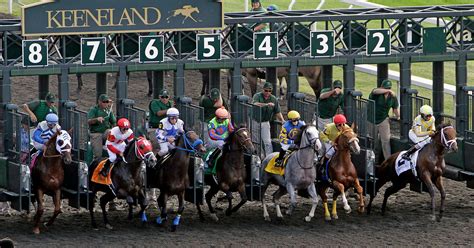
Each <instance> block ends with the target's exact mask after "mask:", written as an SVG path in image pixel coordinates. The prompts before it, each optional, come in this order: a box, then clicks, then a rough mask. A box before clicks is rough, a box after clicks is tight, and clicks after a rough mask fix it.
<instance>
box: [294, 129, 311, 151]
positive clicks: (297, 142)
mask: <svg viewBox="0 0 474 248" xmlns="http://www.w3.org/2000/svg"><path fill="white" fill-rule="evenodd" d="M308 127H309V126H308V125H304V126H302V127H301V129H300V130H299V132H298V133H297V134H296V137H295V145H297V146H299V145H300V144H301V138H302V137H303V132H304V131H305V130H306V129H307V128H308Z"/></svg>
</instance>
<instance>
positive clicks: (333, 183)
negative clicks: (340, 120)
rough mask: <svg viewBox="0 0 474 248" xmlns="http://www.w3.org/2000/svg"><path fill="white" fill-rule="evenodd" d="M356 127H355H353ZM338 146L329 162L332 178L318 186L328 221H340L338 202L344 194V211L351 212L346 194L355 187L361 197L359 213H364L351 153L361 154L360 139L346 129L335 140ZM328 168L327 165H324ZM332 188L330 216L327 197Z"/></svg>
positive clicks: (362, 199)
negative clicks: (329, 189)
mask: <svg viewBox="0 0 474 248" xmlns="http://www.w3.org/2000/svg"><path fill="white" fill-rule="evenodd" d="M352 127H353V128H354V127H355V126H354V125H353V126H352ZM335 144H336V153H335V154H334V156H333V157H332V159H331V161H330V162H329V168H328V174H329V178H330V182H329V181H324V180H320V181H319V182H318V183H317V184H316V188H317V190H318V194H319V195H320V196H321V198H322V200H323V206H324V218H325V219H326V220H327V221H330V220H331V217H332V218H333V219H338V216H337V210H336V201H337V197H338V196H339V195H340V194H342V202H343V204H344V210H346V213H350V212H351V207H350V206H349V204H348V202H347V198H346V194H345V192H346V191H347V190H348V189H349V188H350V187H354V188H355V190H356V191H357V194H358V195H359V208H358V211H359V213H362V212H364V208H365V202H364V197H363V195H362V191H363V190H362V187H361V186H360V182H359V179H358V177H357V171H356V168H355V166H354V164H353V163H352V161H351V152H352V153H354V154H359V153H360V146H359V139H358V138H357V134H356V133H355V132H354V131H353V129H352V128H350V127H347V126H346V127H344V129H343V130H342V131H341V134H340V135H339V136H338V138H337V139H336V140H335ZM322 166H326V165H322ZM329 187H332V188H333V189H334V193H333V197H332V199H333V202H332V211H331V214H329V210H328V197H327V195H326V193H327V189H328V188H329Z"/></svg>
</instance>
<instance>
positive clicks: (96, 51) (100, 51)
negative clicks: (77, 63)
mask: <svg viewBox="0 0 474 248" xmlns="http://www.w3.org/2000/svg"><path fill="white" fill-rule="evenodd" d="M81 64H82V65H97V64H105V37H97V38H81Z"/></svg>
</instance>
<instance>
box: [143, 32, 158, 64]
mask: <svg viewBox="0 0 474 248" xmlns="http://www.w3.org/2000/svg"><path fill="white" fill-rule="evenodd" d="M138 46H139V49H138V50H139V51H140V54H139V58H138V61H139V62H140V63H150V62H163V60H164V53H163V51H164V43H163V35H147V36H140V37H139V43H138Z"/></svg>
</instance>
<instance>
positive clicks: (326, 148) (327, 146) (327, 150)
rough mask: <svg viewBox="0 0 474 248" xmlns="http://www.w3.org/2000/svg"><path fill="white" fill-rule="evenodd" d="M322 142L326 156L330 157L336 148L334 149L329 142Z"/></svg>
mask: <svg viewBox="0 0 474 248" xmlns="http://www.w3.org/2000/svg"><path fill="white" fill-rule="evenodd" d="M323 144H324V151H325V156H326V158H332V156H334V154H335V153H336V149H334V146H332V145H331V144H330V143H329V142H324V143H323Z"/></svg>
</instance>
